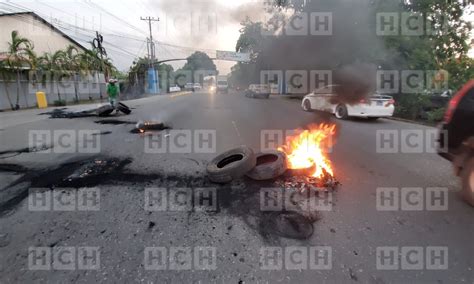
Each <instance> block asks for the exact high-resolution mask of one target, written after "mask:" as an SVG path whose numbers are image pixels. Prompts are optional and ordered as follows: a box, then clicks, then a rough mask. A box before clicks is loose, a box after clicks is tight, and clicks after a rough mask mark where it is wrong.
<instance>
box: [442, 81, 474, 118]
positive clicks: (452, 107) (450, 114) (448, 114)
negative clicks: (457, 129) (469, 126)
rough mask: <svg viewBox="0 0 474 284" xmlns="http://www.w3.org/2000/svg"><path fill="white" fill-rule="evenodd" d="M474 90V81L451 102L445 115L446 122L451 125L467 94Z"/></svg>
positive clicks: (464, 87)
mask: <svg viewBox="0 0 474 284" xmlns="http://www.w3.org/2000/svg"><path fill="white" fill-rule="evenodd" d="M471 88H474V80H471V81H469V82H467V84H466V85H464V86H463V87H462V89H461V90H459V92H457V94H456V95H455V96H454V97H453V98H452V99H451V100H450V101H449V104H448V108H447V109H446V113H445V114H444V122H445V123H449V122H451V119H452V118H453V114H454V111H455V110H456V108H457V107H458V104H459V102H460V101H461V100H462V98H463V97H464V95H465V94H467V92H468V91H469V90H470V89H471Z"/></svg>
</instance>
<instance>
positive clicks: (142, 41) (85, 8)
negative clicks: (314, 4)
mask: <svg viewBox="0 0 474 284" xmlns="http://www.w3.org/2000/svg"><path fill="white" fill-rule="evenodd" d="M1 4H3V5H1ZM0 8H2V10H5V9H7V11H10V12H20V11H34V12H36V13H37V14H39V15H40V16H41V17H43V18H45V19H46V20H47V21H50V22H52V23H53V24H54V25H55V26H57V27H58V28H60V29H61V30H63V31H64V32H65V33H66V34H68V35H69V36H71V37H72V38H74V39H75V40H77V41H78V42H80V43H81V44H83V45H84V46H86V47H89V44H88V42H89V41H91V40H92V39H93V38H94V37H95V31H99V32H100V33H101V34H102V35H103V38H104V47H105V48H106V50H107V53H108V55H109V56H110V57H111V58H112V60H113V62H114V64H115V65H116V66H117V67H118V69H119V70H121V71H127V70H128V69H129V67H130V65H131V64H132V62H133V61H134V60H135V59H136V58H138V57H145V56H146V55H147V44H146V39H147V38H148V37H149V25H148V22H147V21H143V20H141V18H145V17H153V18H154V19H158V18H159V21H153V22H152V35H153V39H154V41H155V42H156V56H157V58H158V60H165V59H172V58H173V59H174V58H186V57H187V56H189V55H190V54H192V53H193V52H194V51H196V50H199V51H203V52H206V53H207V54H208V55H209V56H211V57H215V53H216V50H229V51H235V45H236V42H237V39H238V38H239V29H240V27H241V26H240V22H241V21H243V20H244V19H245V17H247V16H248V17H250V18H251V19H253V20H259V19H260V18H261V17H262V15H263V1H255V0H232V1H229V0H134V1H129V0H120V1H119V0H101V1H92V0H60V1H51V0H48V1H43V0H40V1H38V0H14V1H8V0H2V1H0ZM184 63H185V61H177V62H174V63H170V64H172V65H173V67H175V69H176V68H179V67H181V66H182V65H183V64H184ZM215 64H216V65H217V67H218V70H219V72H220V74H227V73H228V72H230V67H231V66H232V65H234V64H235V62H230V61H220V60H216V61H215Z"/></svg>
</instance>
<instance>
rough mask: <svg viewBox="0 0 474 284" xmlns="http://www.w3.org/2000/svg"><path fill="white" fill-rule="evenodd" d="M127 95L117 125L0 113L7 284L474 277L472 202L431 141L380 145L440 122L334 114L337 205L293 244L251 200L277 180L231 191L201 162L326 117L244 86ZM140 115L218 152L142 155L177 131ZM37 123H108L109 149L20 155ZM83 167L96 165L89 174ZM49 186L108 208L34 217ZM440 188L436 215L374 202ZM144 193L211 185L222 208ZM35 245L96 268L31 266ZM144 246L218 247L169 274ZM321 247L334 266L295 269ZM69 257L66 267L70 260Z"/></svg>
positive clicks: (0, 225)
mask: <svg viewBox="0 0 474 284" xmlns="http://www.w3.org/2000/svg"><path fill="white" fill-rule="evenodd" d="M127 104H128V105H129V106H130V107H132V108H134V109H133V112H132V114H131V115H129V116H124V115H120V116H116V117H113V119H118V120H123V121H128V122H130V124H117V125H112V124H97V123H95V122H94V121H98V120H103V119H102V118H97V117H84V118H75V119H49V118H48V116H47V115H39V114H40V113H42V112H44V111H41V110H26V111H21V112H15V113H12V112H5V113H0V119H1V125H0V129H1V130H0V141H1V143H0V153H2V154H0V166H1V167H0V185H1V186H2V190H1V191H0V197H1V198H0V201H1V202H2V203H1V206H0V254H1V258H0V283H15V282H33V281H35V282H42V283H43V282H44V283H46V282H48V283H65V282H79V283H87V282H89V283H91V282H99V281H100V282H108V283H135V282H147V283H152V282H154V283H190V282H192V283H242V282H241V281H243V282H244V283H349V282H361V283H473V282H474V271H473V257H472V256H473V255H474V246H473V245H472V236H473V232H474V222H472V217H473V214H474V211H473V208H471V207H469V206H468V205H467V204H465V203H464V202H463V201H462V200H461V199H460V198H459V197H458V195H457V193H456V192H457V191H458V190H459V185H458V179H457V178H456V177H455V176H454V175H453V173H452V169H451V165H450V164H449V163H448V162H447V161H445V160H443V159H442V158H440V157H438V156H437V155H436V154H435V153H427V151H425V150H423V151H422V153H402V152H401V151H397V153H380V151H377V131H381V130H391V131H395V132H394V133H396V135H400V136H401V133H402V131H407V130H416V131H419V132H420V133H422V134H423V135H424V137H426V136H427V133H431V132H432V131H433V130H434V129H433V128H430V127H426V126H421V125H416V124H410V123H405V122H400V121H394V120H386V119H381V120H379V121H375V122H369V121H366V120H363V119H358V120H348V121H337V122H336V123H337V124H338V137H337V143H336V145H335V147H334V148H333V151H332V153H331V154H330V157H331V160H332V161H333V164H334V168H335V175H336V177H337V179H338V180H339V181H340V182H341V186H340V187H339V188H338V190H337V191H336V192H334V193H333V194H332V195H331V196H332V198H333V202H332V203H331V204H332V206H331V208H330V210H329V211H326V212H319V213H318V218H319V219H318V220H317V221H316V222H315V223H314V224H313V225H312V226H313V228H314V233H313V234H312V235H311V236H310V237H309V238H306V239H294V238H289V237H284V236H282V234H276V233H275V231H276V230H275V228H272V226H278V225H275V224H277V223H275V222H272V220H269V217H268V215H262V213H261V212H260V213H259V212H258V211H259V207H258V205H259V204H258V199H257V202H255V200H256V199H255V198H256V197H258V196H259V191H260V190H261V188H262V187H267V186H269V185H268V184H259V183H255V182H252V181H250V180H248V179H243V180H240V181H235V182H233V183H232V184H230V185H227V186H218V185H214V184H211V183H209V181H208V180H207V179H206V176H205V165H206V163H207V161H209V160H211V159H212V158H213V157H214V156H215V155H216V153H219V152H222V151H224V150H227V149H230V148H232V147H236V146H239V145H248V146H250V147H252V148H254V149H255V150H258V149H260V148H261V146H262V145H266V144H262V135H261V134H262V131H276V132H278V131H286V130H294V129H296V128H302V127H305V126H307V125H308V124H310V123H319V122H322V121H324V120H325V119H327V117H323V116H322V115H321V114H318V113H307V112H303V111H302V110H301V108H300V106H299V102H298V101H297V100H289V99H284V98H281V97H271V98H270V99H268V100H258V99H249V98H245V97H244V96H243V95H242V94H237V93H232V94H226V95H224V94H219V95H216V94H207V93H193V94H180V95H171V96H170V95H166V96H159V97H151V98H144V99H140V100H135V101H129V102H127ZM74 108H76V109H77V108H84V106H79V107H74ZM108 119H110V118H108ZM139 120H158V121H163V122H165V124H167V125H168V126H170V127H171V128H172V130H184V131H190V133H192V134H193V135H194V133H196V132H199V131H207V130H211V131H215V137H216V147H215V151H213V153H196V151H184V152H186V153H171V152H172V151H170V150H168V151H166V153H159V154H156V153H149V151H145V150H144V149H145V145H147V144H146V143H147V142H146V141H147V139H148V141H152V140H150V139H153V138H152V137H158V136H159V137H161V138H162V139H164V140H166V139H171V138H172V137H173V136H172V134H170V133H171V132H169V131H163V132H161V133H159V134H153V135H154V136H149V135H138V134H132V133H130V130H131V129H132V128H133V125H132V123H134V122H136V121H139ZM32 130H33V131H34V130H51V131H53V130H56V131H57V130H74V131H75V133H78V131H79V130H99V131H102V132H103V134H102V135H99V137H100V152H99V153H58V147H57V145H54V147H53V148H52V150H51V153H45V152H44V151H38V152H31V151H30V152H27V151H26V152H25V151H23V152H24V153H21V151H20V152H19V151H17V150H21V149H22V148H28V146H29V145H28V133H29V131H32ZM51 133H53V132H51ZM185 133H187V132H185ZM211 133H214V132H211ZM170 135H171V136H170ZM170 137H171V138H170ZM53 140H54V139H53ZM400 147H402V146H401V145H400ZM400 149H402V148H400ZM409 149H412V148H409ZM404 152H406V151H404ZM91 161H92V162H91ZM12 165H13V166H12ZM90 165H93V166H90ZM88 166H90V167H91V168H92V170H90V171H88V170H87V169H88V168H87V167H88ZM84 167H85V168H84ZM89 169H90V168H89ZM84 173H85V174H84ZM18 181H20V183H18ZM12 185H14V186H12ZM43 187H45V188H51V187H53V188H56V189H55V190H54V191H53V192H69V193H71V192H72V193H77V192H78V191H77V188H80V187H87V188H92V187H96V188H98V189H99V192H100V209H99V210H98V211H78V210H74V211H57V210H49V211H45V212H34V211H32V210H30V209H31V208H30V207H29V204H28V201H29V200H28V198H27V196H28V194H27V193H28V190H29V189H31V188H43ZM434 187H436V188H441V191H442V190H443V189H446V190H447V192H448V193H447V198H446V199H443V200H444V201H447V204H446V205H447V208H446V207H444V208H440V207H437V209H439V210H438V211H434V210H431V209H432V208H427V207H426V206H423V208H421V210H415V211H409V210H405V209H407V208H402V205H410V204H409V203H407V202H404V200H403V199H400V200H399V201H400V203H399V205H400V210H396V211H382V210H380V208H377V189H379V190H381V188H394V193H395V196H397V195H400V196H401V193H402V192H403V190H402V188H412V190H413V188H415V191H416V190H418V192H419V191H420V190H421V191H422V192H423V193H425V196H424V197H423V200H424V201H426V200H428V199H429V198H428V197H427V196H428V194H427V192H429V190H430V188H434ZM62 188H66V189H62ZM149 188H166V190H168V191H169V192H174V191H176V190H182V189H183V188H184V189H185V190H195V189H196V188H207V189H209V188H215V190H216V192H217V195H218V198H217V202H218V204H217V210H216V211H217V212H199V211H198V210H192V211H171V210H167V211H146V210H144V206H145V205H146V204H145V196H146V194H145V192H147V189H149ZM46 192H48V191H46ZM49 192H50V191H49ZM76 196H78V195H76ZM379 197H380V196H379ZM7 201H8V202H7ZM425 203H426V202H425ZM270 218H271V217H270ZM273 221H274V220H273ZM290 227H291V226H290ZM283 228H285V227H284V226H283ZM288 230H296V229H295V228H288ZM38 247H46V248H49V249H51V251H52V254H53V255H54V251H55V250H58V251H61V250H62V251H64V250H68V252H70V251H71V250H74V249H75V251H76V252H77V255H79V250H80V248H82V247H94V248H98V252H99V257H98V260H99V261H100V267H99V268H98V269H97V270H88V269H85V270H82V269H78V263H79V260H78V259H75V261H72V264H73V266H74V265H75V266H74V267H73V269H72V270H63V268H64V267H62V266H58V267H54V268H49V269H47V270H33V269H32V267H31V259H29V250H31V249H32V248H33V249H34V248H38ZM147 247H160V248H162V249H164V250H165V251H166V252H167V253H168V254H170V255H171V254H172V252H173V250H175V249H176V248H183V247H184V248H187V249H188V250H187V251H188V252H189V251H190V252H195V251H196V250H198V247H211V248H213V249H215V251H214V252H215V254H214V256H215V257H213V260H215V261H214V262H212V263H214V264H215V267H213V266H208V267H207V268H209V269H208V270H200V269H199V265H197V264H196V262H195V257H186V256H187V255H185V256H184V257H182V258H181V259H180V262H179V264H180V265H184V263H186V264H187V263H188V262H189V266H186V265H184V266H186V267H185V268H183V267H181V268H182V269H181V270H175V269H176V267H174V268H173V265H172V264H170V263H168V265H165V267H164V269H162V270H149V269H147V257H146V252H147V249H146V248H147ZM269 247H272V248H277V249H281V250H282V251H283V252H285V253H284V255H283V256H281V257H280V258H277V259H278V260H280V261H281V263H282V267H283V268H282V269H276V270H266V269H265V268H268V267H265V266H262V264H261V263H260V260H261V259H260V256H261V255H260V252H261V251H262V249H266V250H267V251H268V248H269ZM295 247H296V249H297V250H299V251H306V252H308V255H306V258H305V259H304V260H303V261H302V262H300V261H298V257H300V256H302V255H304V254H301V253H299V254H295V255H292V254H289V253H286V252H288V250H291V249H295ZM314 247H323V248H318V249H319V250H323V251H324V252H329V254H328V255H329V256H330V257H329V261H328V262H327V263H329V264H330V266H329V267H326V268H327V269H308V268H303V269H300V268H301V267H300V266H299V265H302V264H303V266H308V265H309V264H310V262H311V261H310V260H311V259H310V258H308V257H309V255H311V252H312V249H313V248H314ZM386 247H392V249H393V247H395V251H396V253H395V254H394V255H395V256H396V258H397V259H398V258H400V259H399V262H398V263H395V267H391V268H392V269H391V270H385V269H386V268H387V266H383V267H382V268H385V269H380V268H381V267H380V266H378V263H379V262H380V258H378V256H380V255H379V253H380V251H381V250H385V251H387V249H386ZM413 247H414V248H413ZM72 248H73V249H72ZM433 248H434V249H435V250H436V249H437V250H436V253H438V254H440V253H441V254H442V255H443V256H444V254H443V253H446V259H445V260H446V261H443V262H442V264H444V265H446V266H440V267H435V268H433V267H432V266H430V265H429V263H430V261H432V255H431V254H430V253H431V252H432V251H433ZM413 249H415V251H418V252H420V251H421V254H409V255H408V257H407V251H411V252H413ZM436 253H435V254H436ZM67 255H69V256H70V255H71V254H67ZM30 256H31V252H30ZM285 256H286V258H285ZM53 258H54V257H53ZM148 260H149V259H148ZM437 260H439V259H436V258H435V261H437ZM53 262H54V261H53ZM171 262H172V261H171ZM56 263H58V262H56ZM65 263H66V266H67V265H68V264H70V263H69V262H67V261H63V262H61V264H65ZM414 263H415V264H418V265H421V267H418V268H416V269H414V266H410V265H413V264H414ZM379 264H380V263H379ZM384 264H386V262H384ZM392 264H394V263H392ZM389 268H390V267H389ZM430 268H431V269H430Z"/></svg>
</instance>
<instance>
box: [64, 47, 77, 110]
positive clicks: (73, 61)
mask: <svg viewBox="0 0 474 284" xmlns="http://www.w3.org/2000/svg"><path fill="white" fill-rule="evenodd" d="M64 68H65V69H66V70H67V72H68V73H69V74H70V75H71V76H72V77H73V81H74V95H75V100H76V102H78V101H79V96H78V93H77V83H78V82H77V77H78V76H80V74H79V70H80V60H79V51H78V50H77V48H76V47H75V46H73V45H69V46H68V47H67V48H66V50H65V51H64Z"/></svg>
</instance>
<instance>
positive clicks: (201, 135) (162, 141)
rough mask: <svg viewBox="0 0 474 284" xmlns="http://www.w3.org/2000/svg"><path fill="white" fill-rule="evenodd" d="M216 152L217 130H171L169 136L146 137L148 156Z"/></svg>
mask: <svg viewBox="0 0 474 284" xmlns="http://www.w3.org/2000/svg"><path fill="white" fill-rule="evenodd" d="M215 152H216V131H215V130H194V131H191V130H170V131H169V132H168V134H167V135H149V136H147V137H145V153H147V154H164V153H178V154H190V153H199V154H213V153H215Z"/></svg>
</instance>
